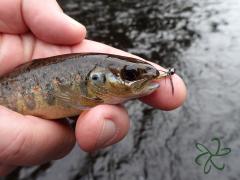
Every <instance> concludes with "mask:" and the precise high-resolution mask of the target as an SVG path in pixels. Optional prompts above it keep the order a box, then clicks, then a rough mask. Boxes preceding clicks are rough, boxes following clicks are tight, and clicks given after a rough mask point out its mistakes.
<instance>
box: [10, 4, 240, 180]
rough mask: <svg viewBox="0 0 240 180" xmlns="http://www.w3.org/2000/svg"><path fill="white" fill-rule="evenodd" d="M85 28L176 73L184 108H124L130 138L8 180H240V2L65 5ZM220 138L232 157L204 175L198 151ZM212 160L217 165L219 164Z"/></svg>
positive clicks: (136, 104)
mask: <svg viewBox="0 0 240 180" xmlns="http://www.w3.org/2000/svg"><path fill="white" fill-rule="evenodd" d="M59 2H60V3H61V6H62V7H63V9H64V11H65V12H66V13H68V14H69V15H70V16H72V17H74V18H75V19H77V20H78V21H80V22H82V23H83V24H85V25H86V26H87V29H88V38H89V39H93V40H96V41H100V42H104V43H107V44H109V45H112V46H115V47H118V48H121V49H123V50H126V51H128V52H131V53H135V54H137V55H139V56H141V57H144V58H146V59H150V60H152V61H154V62H156V63H159V64H161V65H163V66H166V67H168V66H173V67H175V68H176V69H177V72H178V74H180V75H181V76H182V77H183V79H184V80H185V82H186V84H187V86H188V91H189V92H188V99H187V101H186V103H185V104H184V106H183V107H181V108H179V109H177V110H175V111H172V112H163V111H160V110H157V109H152V108H151V107H149V106H146V105H143V104H141V103H140V102H138V101H132V102H129V103H127V104H126V106H127V107H128V109H129V113H130V116H131V122H132V124H131V129H130V132H129V134H128V136H127V137H126V138H125V139H124V140H123V141H122V142H121V143H119V144H117V145H114V146H113V147H110V148H107V149H105V150H102V151H100V152H98V153H96V154H87V153H84V152H82V151H81V150H80V149H79V148H78V147H76V148H74V150H73V151H72V152H71V154H69V155H68V156H66V157H65V158H64V159H61V160H58V161H55V162H51V163H49V164H45V165H43V166H40V167H33V168H23V169H21V170H18V171H16V172H15V173H14V174H12V175H11V176H9V177H7V178H5V179H6V180H8V179H22V180H24V179H37V180H40V179H45V180H52V179H58V180H66V179H73V180H78V179H79V180H85V179H86V180H87V179H90V180H93V179H97V180H158V179H162V180H203V179H204V180H205V179H209V180H214V179H217V180H237V179H240V170H239V167H240V139H239V138H240V131H239V129H240V123H239V122H240V103H239V102H240V91H239V89H240V83H239V82H240V75H239V69H240V1H239V0H201V1H198V0H192V1H190V0H189V1H187V0H141V1H139V0H132V1H128V0H119V1H110V0H98V1H94V0H68V1H67V0H61V1H59ZM213 137H219V138H220V140H221V143H222V146H225V147H229V148H231V149H232V152H231V153H230V154H228V155H227V156H225V157H221V158H220V159H217V160H216V161H217V163H218V164H219V165H221V164H222V163H224V164H225V168H224V170H222V171H219V170H217V169H215V168H214V167H212V169H211V171H210V173H209V174H207V175H206V174H204V172H203V166H198V165H197V164H196V163H195V162H194V159H195V158H196V156H197V155H199V152H198V150H197V149H196V147H195V144H196V143H197V142H198V143H201V144H204V145H205V146H206V147H210V148H212V149H214V148H216V144H214V142H211V139H212V138H213ZM214 161H215V160H214Z"/></svg>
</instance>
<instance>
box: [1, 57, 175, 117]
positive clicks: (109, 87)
mask: <svg viewBox="0 0 240 180" xmlns="http://www.w3.org/2000/svg"><path fill="white" fill-rule="evenodd" d="M173 74H174V70H173V69H170V70H169V71H167V72H164V71H160V70H157V69H156V68H155V67H154V66H152V65H151V64H149V63H147V62H145V61H142V60H139V59H136V58H131V57H125V56H119V55H113V54H103V53H76V54H65V55H59V56H53V57H48V58H42V59H37V60H33V61H31V62H28V63H26V64H23V65H20V66H19V67H17V68H15V70H13V71H12V72H10V73H8V74H6V75H4V76H3V77H1V78H0V105H2V106H5V107H7V108H9V109H11V110H14V111H16V112H19V113H21V114H24V115H33V116H38V117H41V118H45V119H59V118H64V117H70V116H75V115H78V114H79V113H80V111H82V110H84V109H88V108H91V107H94V106H96V105H99V104H119V103H123V102H125V101H127V100H129V99H135V98H139V97H142V96H146V95H149V94H151V93H152V92H153V91H155V90H156V89H157V88H158V87H159V84H158V83H156V82H155V81H154V80H156V79H159V78H162V77H166V76H171V75H173Z"/></svg>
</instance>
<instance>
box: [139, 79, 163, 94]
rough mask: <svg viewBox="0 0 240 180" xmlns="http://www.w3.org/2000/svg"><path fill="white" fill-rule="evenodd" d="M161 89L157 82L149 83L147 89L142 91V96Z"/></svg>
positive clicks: (146, 85)
mask: <svg viewBox="0 0 240 180" xmlns="http://www.w3.org/2000/svg"><path fill="white" fill-rule="evenodd" d="M159 87H160V84H159V83H157V82H149V83H147V84H145V87H144V88H143V89H142V92H141V94H143V96H146V95H149V94H151V93H153V92H154V91H155V90H157V89H158V88H159Z"/></svg>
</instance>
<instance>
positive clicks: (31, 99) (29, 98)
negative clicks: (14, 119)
mask: <svg viewBox="0 0 240 180" xmlns="http://www.w3.org/2000/svg"><path fill="white" fill-rule="evenodd" d="M22 96H23V100H24V103H25V105H26V106H27V108H28V109H30V110H33V109H35V107H36V102H35V96H34V94H33V93H30V94H24V93H23V94H22Z"/></svg>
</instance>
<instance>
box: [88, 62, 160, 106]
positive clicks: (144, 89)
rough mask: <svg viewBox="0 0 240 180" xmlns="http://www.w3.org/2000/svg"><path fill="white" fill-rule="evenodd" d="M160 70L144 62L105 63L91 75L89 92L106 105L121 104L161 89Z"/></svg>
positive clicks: (97, 67)
mask: <svg viewBox="0 0 240 180" xmlns="http://www.w3.org/2000/svg"><path fill="white" fill-rule="evenodd" d="M159 74H160V72H159V70H157V69H156V68H155V67H154V66H152V65H151V64H149V63H146V62H144V61H137V62H135V61H133V62H129V61H127V62H122V61H120V62H114V63H111V64H107V63H105V64H104V66H103V65H101V66H96V67H95V68H94V69H93V70H92V71H91V72H90V74H89V78H88V92H89V93H90V94H92V95H93V96H95V97H97V98H100V99H101V100H103V102H104V103H106V104H119V103H122V102H124V101H127V100H129V99H134V98H139V97H142V96H146V95H149V94H151V93H152V92H153V91H155V90H156V89H157V88H158V87H159V83H157V82H156V81H155V82H154V80H155V79H156V78H158V77H159Z"/></svg>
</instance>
